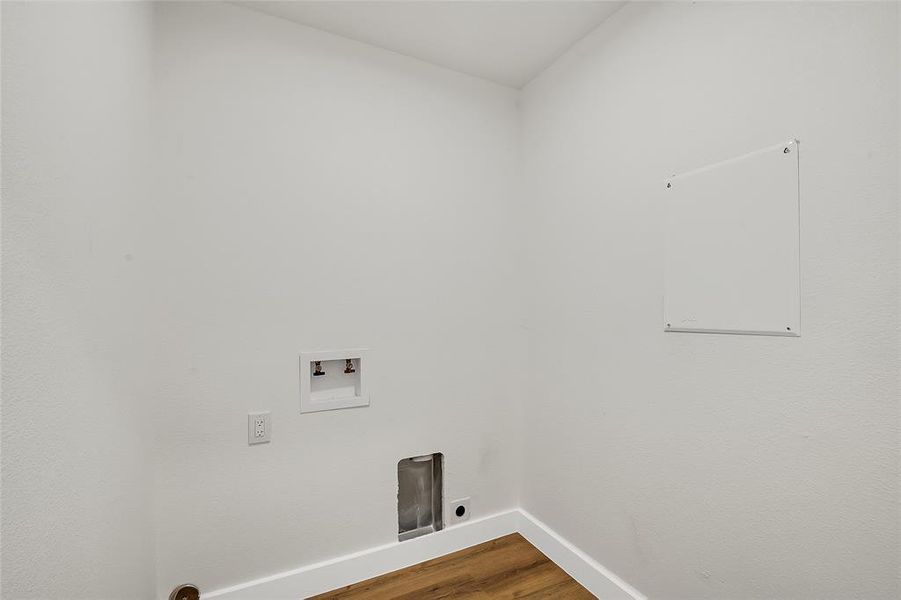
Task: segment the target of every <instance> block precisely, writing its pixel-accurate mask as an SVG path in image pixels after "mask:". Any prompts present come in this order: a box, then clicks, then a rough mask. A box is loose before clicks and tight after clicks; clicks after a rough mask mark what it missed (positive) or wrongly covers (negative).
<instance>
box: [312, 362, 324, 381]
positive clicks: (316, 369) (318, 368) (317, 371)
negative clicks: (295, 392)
mask: <svg viewBox="0 0 901 600" xmlns="http://www.w3.org/2000/svg"><path fill="white" fill-rule="evenodd" d="M323 375H325V371H323V370H322V361H319V360H317V361H315V362H314V363H313V377H321V376H323Z"/></svg>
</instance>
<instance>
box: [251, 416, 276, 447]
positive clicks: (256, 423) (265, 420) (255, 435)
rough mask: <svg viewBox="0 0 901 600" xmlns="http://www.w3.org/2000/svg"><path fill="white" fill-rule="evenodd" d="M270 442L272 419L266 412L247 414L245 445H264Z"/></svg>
mask: <svg viewBox="0 0 901 600" xmlns="http://www.w3.org/2000/svg"><path fill="white" fill-rule="evenodd" d="M271 440H272V419H271V418H270V415H269V413H268V412H255V413H248V415H247V443H248V445H253V444H265V443H268V442H270V441H271Z"/></svg>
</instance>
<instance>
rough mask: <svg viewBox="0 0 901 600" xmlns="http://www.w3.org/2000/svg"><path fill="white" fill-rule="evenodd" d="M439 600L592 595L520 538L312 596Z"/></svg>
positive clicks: (571, 599)
mask: <svg viewBox="0 0 901 600" xmlns="http://www.w3.org/2000/svg"><path fill="white" fill-rule="evenodd" d="M363 598H365V599H367V600H388V599H389V598H390V599H392V600H393V599H396V598H402V599H405V600H437V599H439V598H466V599H469V600H482V599H484V598H532V599H535V598H554V599H557V600H581V599H583V598H585V599H589V598H594V596H593V595H592V594H591V593H590V592H588V590H586V589H585V588H583V587H582V586H581V585H579V584H578V583H577V582H576V581H575V580H574V579H573V578H572V577H570V576H569V575H567V574H566V572H565V571H563V569H561V568H560V567H558V566H557V565H555V564H554V563H552V562H551V561H550V560H549V559H548V558H547V557H546V556H545V555H544V554H542V553H541V552H539V551H538V549H537V548H535V547H534V546H533V545H532V544H530V543H529V542H527V541H526V540H525V538H523V537H522V536H521V535H519V534H518V533H514V534H511V535H507V536H504V537H502V538H498V539H496V540H492V541H490V542H485V543H484V544H479V545H478V546H473V547H472V548H467V549H465V550H460V551H459V552H454V553H453V554H448V555H447V556H442V557H440V558H436V559H433V560H430V561H426V562H424V563H420V564H418V565H414V566H412V567H407V568H406V569H401V570H400V571H394V572H393V573H388V574H386V575H382V576H380V577H375V578H373V579H368V580H366V581H362V582H360V583H355V584H353V585H349V586H347V587H344V588H341V589H338V590H334V591H331V592H327V593H325V594H320V595H318V596H314V597H313V599H311V600H360V599H363Z"/></svg>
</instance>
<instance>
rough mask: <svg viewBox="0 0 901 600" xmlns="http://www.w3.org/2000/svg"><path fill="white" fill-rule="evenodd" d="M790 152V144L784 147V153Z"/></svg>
mask: <svg viewBox="0 0 901 600" xmlns="http://www.w3.org/2000/svg"><path fill="white" fill-rule="evenodd" d="M789 152H791V149H790V148H789V147H788V146H786V147H785V148H783V149H782V154H788V153H789Z"/></svg>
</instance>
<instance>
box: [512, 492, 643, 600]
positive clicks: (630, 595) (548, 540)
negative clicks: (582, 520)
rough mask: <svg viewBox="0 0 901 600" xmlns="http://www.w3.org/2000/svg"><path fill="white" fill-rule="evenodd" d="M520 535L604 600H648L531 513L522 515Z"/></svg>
mask: <svg viewBox="0 0 901 600" xmlns="http://www.w3.org/2000/svg"><path fill="white" fill-rule="evenodd" d="M518 512H519V534H520V535H521V536H522V537H524V538H526V539H527V540H529V543H531V544H532V545H533V546H535V547H536V548H538V549H539V550H541V552H542V554H544V555H545V556H547V557H548V558H549V559H551V560H552V561H553V562H554V563H556V564H557V566H558V567H560V568H561V569H563V570H564V571H566V572H567V573H568V574H569V576H570V577H572V578H573V579H575V580H576V581H578V582H579V583H581V584H582V586H583V587H584V588H585V589H586V590H588V591H589V592H591V593H592V594H594V595H595V596H597V597H598V598H600V599H601V600H647V597H646V596H644V595H643V594H642V593H641V592H639V591H638V590H636V589H635V588H634V587H632V586H631V585H629V584H628V583H626V582H625V581H623V580H622V579H620V578H619V577H618V576H617V575H616V574H615V573H614V572H613V571H611V570H610V569H608V568H607V567H605V566H604V565H602V564H601V563H599V562H597V561H596V560H594V559H593V558H591V557H590V556H588V555H587V554H585V553H584V552H582V551H581V550H579V549H578V548H577V547H576V546H574V545H573V544H571V543H569V542H568V541H567V540H565V539H564V538H563V537H561V536H560V535H558V534H557V533H556V532H555V531H554V530H553V529H551V528H550V527H548V526H547V525H545V524H544V523H542V522H541V521H539V520H538V519H536V518H535V517H533V516H532V515H531V514H529V513H528V512H526V511H524V510H522V509H520V510H519V511H518Z"/></svg>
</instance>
